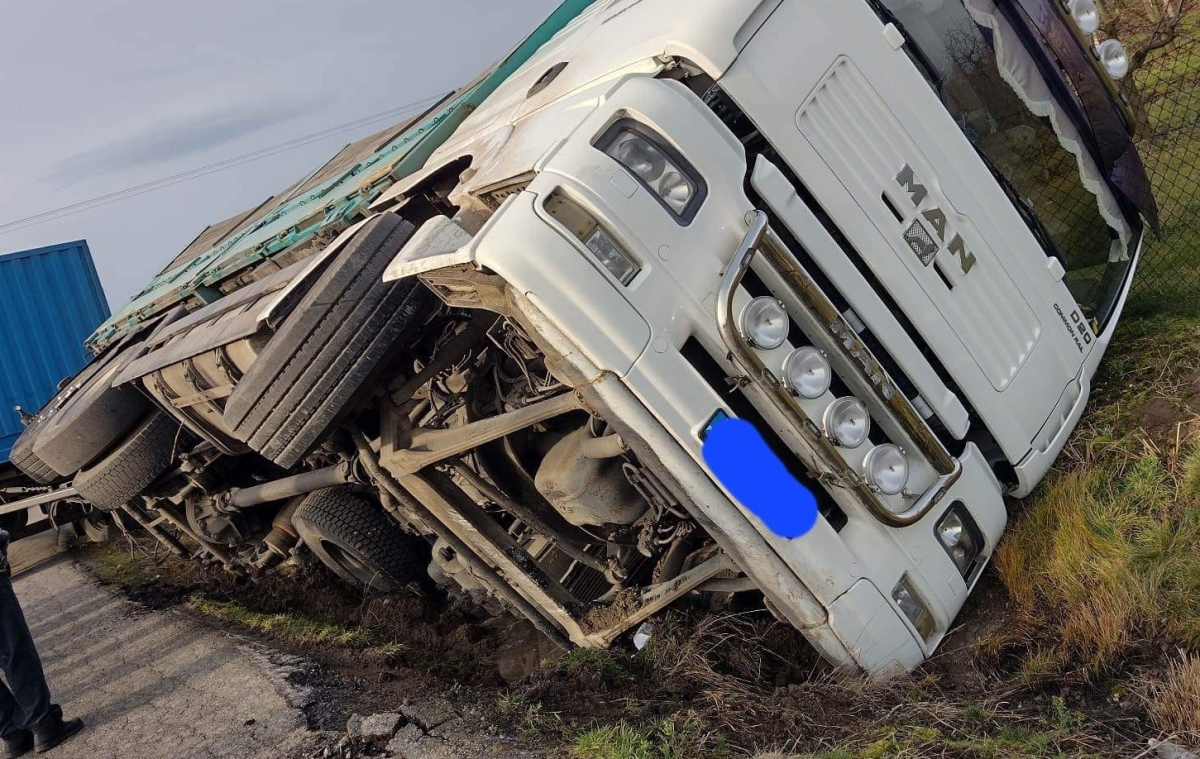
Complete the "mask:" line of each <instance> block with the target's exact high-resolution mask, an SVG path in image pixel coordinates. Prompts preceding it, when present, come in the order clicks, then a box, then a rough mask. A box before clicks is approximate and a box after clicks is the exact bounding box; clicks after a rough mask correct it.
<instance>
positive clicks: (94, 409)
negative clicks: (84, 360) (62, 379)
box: [33, 345, 151, 477]
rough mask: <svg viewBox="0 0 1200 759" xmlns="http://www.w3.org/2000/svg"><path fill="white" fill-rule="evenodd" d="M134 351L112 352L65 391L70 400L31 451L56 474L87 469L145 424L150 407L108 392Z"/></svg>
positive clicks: (132, 396)
mask: <svg viewBox="0 0 1200 759" xmlns="http://www.w3.org/2000/svg"><path fill="white" fill-rule="evenodd" d="M136 349H137V345H133V346H130V347H127V348H125V349H124V350H121V351H115V352H114V353H113V354H112V355H111V356H109V357H108V358H106V359H102V360H101V361H100V362H99V363H98V364H97V365H96V369H95V371H94V372H93V373H92V375H91V376H90V377H88V378H87V379H86V380H83V379H82V377H81V380H82V381H79V380H77V381H75V382H72V383H71V384H70V385H68V386H67V388H66V389H65V390H64V391H63V392H65V393H70V394H69V397H67V398H66V399H65V400H64V401H63V403H62V406H61V407H60V408H59V409H58V410H57V411H54V412H53V413H52V414H51V415H50V416H48V417H47V419H46V421H45V422H44V423H43V424H42V426H41V429H39V430H38V432H37V437H36V439H35V440H34V443H33V451H34V453H35V454H36V455H37V457H38V458H39V459H41V460H42V461H43V462H45V463H46V464H47V465H48V466H49V467H50V468H51V469H53V470H54V471H55V472H57V473H58V474H60V475H62V476H64V477H70V476H71V475H73V474H75V472H78V471H79V470H80V469H82V468H83V467H85V466H87V465H88V464H91V463H92V462H93V461H95V460H96V459H98V458H100V457H101V456H102V455H103V454H104V453H105V452H106V451H107V450H108V449H110V448H111V447H112V446H113V444H114V443H116V442H117V441H118V440H121V439H122V438H124V437H125V434H126V433H127V432H129V430H131V429H133V427H134V426H135V425H137V424H138V423H139V422H141V421H142V420H144V419H145V418H146V414H147V412H148V411H150V409H151V406H150V401H149V400H147V399H146V397H145V396H144V395H142V394H141V393H140V392H138V390H137V388H136V387H133V386H132V385H122V386H121V387H113V386H112V381H113V379H114V378H116V376H117V374H118V373H119V372H120V371H121V369H122V368H124V366H125V363H126V359H128V358H129V356H130V355H131V354H132V352H133V351H134V350H136ZM72 389H74V391H73V392H71V391H72Z"/></svg>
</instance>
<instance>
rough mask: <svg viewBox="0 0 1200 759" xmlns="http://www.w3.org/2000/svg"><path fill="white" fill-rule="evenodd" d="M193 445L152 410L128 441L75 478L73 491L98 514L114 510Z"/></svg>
mask: <svg viewBox="0 0 1200 759" xmlns="http://www.w3.org/2000/svg"><path fill="white" fill-rule="evenodd" d="M193 442H194V438H193V437H192V436H191V434H190V433H189V432H188V431H187V430H184V429H182V428H181V427H180V425H179V422H177V421H175V420H174V419H172V418H171V417H169V416H167V415H166V414H163V413H161V412H158V411H155V412H154V413H153V414H151V415H150V416H149V418H147V419H146V420H145V421H144V422H143V423H142V424H141V426H139V427H137V428H136V429H135V430H134V431H133V432H132V433H131V434H130V435H129V437H128V438H126V439H125V440H123V441H121V442H120V443H118V444H117V445H116V447H114V448H113V449H112V451H111V452H110V453H109V454H108V455H107V456H105V457H104V458H102V459H101V460H100V461H98V462H96V463H95V464H94V465H93V466H91V467H89V468H87V469H84V470H82V471H81V472H79V474H78V475H76V476H75V483H74V485H75V489H76V490H78V491H79V494H80V495H81V496H83V497H84V498H86V499H87V500H88V502H89V503H91V504H92V505H93V506H95V507H96V508H97V509H100V510H101V511H116V510H117V509H119V508H121V507H122V506H124V505H125V504H126V503H128V502H129V501H130V500H132V499H133V498H135V497H137V496H138V495H141V493H142V491H143V490H145V489H146V488H147V487H149V486H150V484H151V483H153V482H154V481H155V480H156V479H158V477H159V475H161V474H162V473H163V472H165V471H167V469H169V468H170V466H171V464H172V463H173V462H174V460H175V456H176V454H177V453H178V452H179V451H184V450H187V449H188V448H190V447H191V445H192V444H193Z"/></svg>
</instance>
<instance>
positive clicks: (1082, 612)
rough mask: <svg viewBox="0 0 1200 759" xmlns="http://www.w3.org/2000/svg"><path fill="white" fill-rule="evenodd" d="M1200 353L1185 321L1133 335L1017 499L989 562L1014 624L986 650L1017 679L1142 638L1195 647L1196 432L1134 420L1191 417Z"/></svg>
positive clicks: (1198, 642)
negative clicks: (1059, 454)
mask: <svg viewBox="0 0 1200 759" xmlns="http://www.w3.org/2000/svg"><path fill="white" fill-rule="evenodd" d="M1198 361H1200V338H1198V337H1197V332H1196V328H1195V324H1194V323H1192V324H1185V325H1181V326H1180V327H1179V328H1178V331H1177V332H1175V333H1174V334H1171V335H1164V334H1163V333H1162V332H1156V331H1154V330H1147V331H1145V332H1143V333H1142V334H1141V335H1137V334H1134V335H1130V336H1129V340H1128V343H1127V344H1126V345H1125V346H1124V347H1123V349H1122V352H1121V354H1120V356H1119V357H1117V358H1116V359H1115V360H1114V361H1112V362H1111V363H1110V364H1109V366H1108V369H1107V370H1106V373H1105V375H1104V376H1103V378H1102V381H1101V386H1100V387H1099V388H1098V391H1097V398H1098V403H1099V406H1098V408H1097V409H1096V410H1095V411H1093V412H1092V413H1091V414H1090V415H1089V417H1088V418H1087V419H1086V420H1085V423H1084V424H1083V425H1082V431H1081V433H1080V434H1079V435H1078V436H1077V438H1076V440H1077V441H1078V442H1076V443H1074V444H1073V445H1072V446H1071V447H1070V449H1069V450H1068V451H1067V453H1066V455H1065V456H1064V460H1063V461H1064V463H1063V464H1062V465H1061V468H1060V469H1059V470H1058V471H1055V472H1053V473H1052V474H1051V475H1050V477H1048V478H1047V481H1046V482H1045V483H1044V485H1043V486H1042V488H1041V489H1040V490H1039V492H1038V493H1037V494H1035V496H1034V497H1033V498H1032V499H1030V501H1029V502H1028V503H1027V504H1023V505H1022V506H1019V507H1018V513H1017V515H1016V517H1015V518H1014V520H1013V524H1012V527H1011V528H1010V531H1009V533H1008V535H1007V536H1006V538H1005V541H1004V543H1003V544H1002V545H1001V547H1000V550H999V551H998V553H997V555H996V560H995V561H996V568H997V570H998V572H999V575H1000V577H1001V579H1002V580H1003V582H1004V585H1005V587H1006V588H1007V589H1008V592H1009V595H1010V596H1011V598H1012V600H1013V602H1014V606H1015V608H1016V612H1017V624H1015V625H1013V626H1011V627H1010V628H1009V629H1008V630H1006V632H1005V633H1004V634H1003V635H1002V636H1001V639H1000V640H999V641H992V642H991V644H992V645H991V649H992V650H993V651H994V652H997V653H1011V652H1014V651H1015V652H1017V653H1019V654H1020V656H1021V659H1022V663H1021V666H1022V671H1023V674H1024V676H1025V679H1026V681H1027V682H1029V683H1031V684H1032V683H1034V682H1036V681H1038V680H1039V679H1040V678H1041V677H1043V676H1050V677H1054V676H1057V675H1059V674H1061V673H1064V672H1065V673H1069V674H1074V675H1077V676H1081V677H1082V678H1084V679H1094V678H1095V677H1096V676H1097V675H1107V674H1111V673H1113V672H1115V671H1116V670H1117V668H1119V667H1120V666H1121V665H1122V664H1123V663H1124V662H1126V661H1128V660H1129V658H1130V657H1134V656H1138V655H1139V654H1141V653H1142V652H1143V651H1145V650H1150V644H1157V645H1161V644H1171V645H1178V646H1185V647H1189V648H1193V649H1194V648H1196V647H1200V551H1197V549H1196V546H1197V545H1198V544H1200V441H1198V440H1197V435H1196V434H1195V430H1194V429H1193V428H1192V427H1191V426H1190V425H1186V424H1183V423H1180V424H1176V425H1173V426H1172V425H1169V424H1168V425H1166V426H1163V425H1162V424H1160V425H1159V426H1158V427H1157V428H1153V427H1152V428H1151V429H1147V428H1146V425H1145V424H1144V422H1145V416H1144V409H1145V408H1146V407H1147V406H1149V405H1154V406H1155V407H1157V408H1160V409H1165V412H1164V413H1166V414H1168V415H1170V414H1177V416H1178V417H1179V418H1180V419H1183V420H1186V419H1188V418H1189V417H1190V416H1194V413H1193V412H1192V411H1191V410H1190V409H1189V408H1188V404H1189V403H1194V401H1195V398H1194V396H1195V393H1196V389H1195V387H1194V386H1193V384H1192V382H1191V380H1192V379H1193V378H1194V373H1195V371H1196V367H1197V363H1198Z"/></svg>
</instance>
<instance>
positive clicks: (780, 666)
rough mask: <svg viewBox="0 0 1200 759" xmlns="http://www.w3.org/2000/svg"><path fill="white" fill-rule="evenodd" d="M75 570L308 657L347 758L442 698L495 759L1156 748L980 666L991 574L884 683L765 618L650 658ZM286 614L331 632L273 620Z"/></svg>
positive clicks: (1103, 702) (352, 601)
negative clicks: (623, 747) (379, 717)
mask: <svg viewBox="0 0 1200 759" xmlns="http://www.w3.org/2000/svg"><path fill="white" fill-rule="evenodd" d="M76 556H77V558H78V560H79V561H80V562H81V564H82V565H83V566H84V567H86V568H87V569H88V570H89V571H90V572H92V573H93V574H94V575H95V576H96V577H97V578H98V579H99V580H100V581H101V582H103V583H106V584H112V585H115V586H117V587H119V588H120V589H121V590H122V591H123V592H124V593H125V594H126V595H127V596H128V597H129V598H130V599H131V600H134V601H136V602H138V603H140V604H143V605H145V606H147V607H149V608H152V609H164V608H174V609H178V610H182V611H183V612H184V613H187V614H189V615H190V616H193V617H195V618H197V619H201V620H203V621H205V623H206V624H210V625H215V626H218V627H221V628H224V629H227V630H230V631H233V632H235V633H236V634H238V635H242V636H247V637H249V638H252V639H256V640H258V641H261V642H263V643H264V644H266V645H268V646H270V647H272V648H274V649H277V650H279V651H281V652H283V653H285V654H288V655H292V656H295V657H297V658H296V659H295V660H293V663H292V665H291V666H290V668H289V674H288V678H289V680H290V681H291V685H293V686H295V687H297V688H299V689H302V690H305V691H306V692H307V693H308V698H307V699H306V703H305V704H304V707H303V709H304V712H305V715H306V718H307V721H308V726H309V728H310V729H312V730H315V731H325V732H327V733H328V735H327V736H326V739H325V741H324V743H323V746H324V747H325V748H329V749H330V755H331V756H332V755H340V756H342V755H346V754H344V753H343V752H344V751H350V750H352V751H354V752H355V753H353V754H351V755H355V756H357V755H364V756H365V755H373V754H374V755H383V752H382V749H379V748H378V747H375V748H364V747H362V746H359V747H357V748H353V747H350V746H347V744H346V741H344V740H341V736H342V734H343V732H344V730H345V726H346V723H347V719H348V718H350V717H351V715H353V714H363V715H370V714H373V713H377V712H382V711H400V710H402V709H403V708H404V706H405V705H409V704H414V703H427V702H428V701H429V700H430V699H444V700H445V702H446V703H447V704H449V705H451V706H452V708H453V709H454V711H455V712H456V713H457V714H458V715H461V716H462V717H463V718H464V720H463V722H462V723H461V731H463V732H464V733H468V734H469V736H470V737H473V738H475V739H478V740H480V741H481V742H482V743H481V745H500V744H501V743H503V744H504V745H506V746H511V747H512V750H513V751H517V750H518V749H525V750H529V751H532V752H535V753H533V754H530V755H543V754H542V752H545V755H551V756H580V757H598V758H600V759H606V758H607V757H613V759H624V758H625V757H627V756H628V757H640V756H643V755H645V756H654V757H661V758H662V759H671V758H672V757H681V758H682V757H690V756H718V757H720V756H753V755H756V754H758V753H759V752H765V751H768V750H784V751H786V752H793V753H812V754H820V752H822V751H825V750H828V749H830V748H831V747H833V746H839V745H842V744H843V743H845V742H847V741H852V742H855V743H861V742H862V740H863V737H864V736H876V735H878V736H879V738H878V740H877V741H874V742H870V741H868V743H870V744H871V745H876V746H877V749H878V750H875V751H871V752H869V753H863V754H857V753H847V754H840V753H836V752H834V753H829V754H826V755H827V756H829V757H841V756H856V755H862V756H870V755H874V756H889V755H897V756H899V755H911V756H923V755H934V753H933V752H932V751H931V752H930V753H928V754H927V753H926V752H924V751H921V750H917V751H916V753H906V752H907V751H908V750H909V749H908V747H909V745H910V744H912V742H913V741H914V740H916V741H917V743H916V744H915V745H917V746H918V747H919V746H920V745H926V744H928V745H929V746H933V745H936V746H938V750H937V751H936V755H946V756H1029V755H1046V756H1056V755H1060V756H1061V755H1067V756H1074V755H1096V756H1117V755H1126V756H1133V755H1136V754H1138V753H1140V752H1142V751H1143V750H1145V748H1146V743H1145V741H1146V740H1147V738H1148V737H1149V736H1155V735H1157V733H1156V732H1155V731H1154V730H1153V729H1152V727H1151V726H1150V724H1149V722H1148V720H1147V718H1146V714H1145V709H1144V704H1143V703H1142V702H1141V701H1140V700H1139V699H1138V698H1136V697H1134V696H1133V695H1132V694H1129V695H1128V696H1126V697H1123V698H1122V697H1119V696H1118V697H1115V698H1114V690H1113V687H1114V686H1113V684H1112V683H1107V682H1095V683H1091V684H1089V685H1087V686H1086V687H1084V686H1079V685H1077V684H1074V685H1066V684H1063V683H1061V682H1049V683H1039V684H1028V683H1024V682H1020V681H1019V680H1018V679H1012V678H1013V677H1015V674H1014V673H1012V672H1007V671H1006V669H1005V665H1004V662H994V661H986V662H985V661H983V657H982V655H981V651H985V650H986V641H987V640H988V638H989V636H991V635H993V634H994V633H995V632H997V631H998V630H1001V629H1003V627H1004V626H1005V624H1006V617H1005V614H1006V607H1007V600H1006V596H1005V593H1004V590H1003V588H1002V587H1001V586H1000V584H999V582H998V580H997V578H996V577H995V576H994V575H993V574H992V573H990V572H989V575H988V577H987V578H985V580H984V581H983V583H982V585H981V587H980V588H979V589H978V591H977V592H976V593H975V595H974V596H973V597H972V599H971V601H970V602H969V604H968V606H967V608H966V609H965V611H964V612H963V614H962V616H961V617H960V620H959V623H958V624H957V625H956V627H955V628H954V630H953V631H952V633H951V634H950V636H949V637H948V638H947V640H946V643H945V644H944V645H943V647H942V649H941V651H940V652H939V654H938V656H937V657H936V658H935V659H934V660H933V661H931V662H930V663H929V664H928V665H927V666H926V667H925V668H924V669H923V670H922V671H921V672H918V673H916V674H915V675H913V676H912V677H911V678H906V679H902V680H900V681H897V682H894V683H891V684H888V685H886V686H869V685H867V684H865V683H857V682H851V683H845V682H841V681H838V680H836V679H834V678H833V676H832V673H831V672H829V671H828V670H827V668H826V667H825V665H824V664H823V663H821V662H820V661H819V660H818V659H817V657H815V656H814V655H813V653H812V651H811V650H810V649H809V648H808V647H807V645H806V644H805V642H804V640H803V638H802V637H801V636H800V635H799V633H797V632H796V631H794V630H792V629H791V628H790V627H787V626H785V625H782V624H779V623H777V622H775V621H774V620H773V619H772V618H771V617H770V616H769V615H768V614H767V613H766V612H764V611H761V610H755V609H752V608H751V609H742V610H738V609H726V610H722V611H720V612H711V611H706V610H704V609H701V608H691V609H684V610H682V611H676V612H672V613H670V614H669V615H668V616H667V617H666V618H664V619H661V620H659V621H658V622H657V623H656V624H657V628H656V630H657V631H656V637H655V639H654V642H653V643H652V645H651V646H650V647H649V648H648V649H647V650H646V651H642V652H636V651H634V650H633V648H632V645H631V644H630V642H629V641H628V640H623V641H620V642H619V643H618V644H617V646H615V647H614V649H613V650H611V651H609V652H603V653H596V652H583V651H579V652H575V653H573V654H570V655H564V654H563V652H561V651H558V650H556V649H555V648H554V647H553V646H552V645H551V644H549V643H548V642H547V641H545V640H544V639H542V638H541V637H540V636H539V635H538V633H537V632H536V631H534V630H533V629H532V627H531V626H530V625H528V624H527V623H524V622H519V621H516V620H495V619H487V618H485V617H483V616H482V615H481V614H479V613H477V612H475V611H473V610H471V609H464V608H462V607H460V606H458V605H455V604H451V603H449V602H447V601H446V600H445V599H443V598H440V597H437V596H430V595H424V594H422V593H420V592H419V591H418V590H416V589H410V590H409V591H406V592H403V593H399V594H395V595H391V596H373V597H372V596H368V597H364V596H362V595H361V594H359V593H358V592H356V591H355V590H353V589H351V588H349V587H346V586H344V585H341V584H340V583H339V582H338V581H337V580H336V579H334V578H333V577H332V576H330V575H329V574H328V573H326V572H325V571H324V570H323V569H322V568H320V567H309V568H305V569H304V570H302V571H298V572H295V573H293V574H291V575H283V574H279V575H275V576H272V577H269V578H267V579H265V580H262V581H260V582H258V583H251V582H247V581H239V580H236V579H234V578H231V577H229V576H228V575H226V574H224V573H223V572H221V571H220V570H219V569H216V568H203V567H196V566H193V565H190V564H182V563H180V562H178V561H177V560H175V559H174V558H171V557H168V556H167V555H165V554H164V553H162V552H157V551H155V550H154V549H153V546H148V545H146V544H144V543H136V544H134V543H129V542H120V541H119V542H117V543H114V544H112V545H110V546H108V547H103V548H101V547H95V546H91V547H84V548H81V549H77V550H76ZM214 609H216V610H217V611H216V613H214ZM280 618H290V619H302V620H305V621H306V622H312V623H313V625H314V626H306V627H304V628H303V629H301V630H299V631H297V630H293V629H291V628H290V627H288V626H287V625H286V624H283V623H279V624H275V623H272V622H270V621H269V620H272V619H274V620H278V619H280ZM273 625H274V626H273ZM981 665H982V666H981ZM596 730H602V731H603V730H628V731H630V733H631V734H635V735H636V736H637V740H643V739H645V740H646V741H647V745H648V746H650V748H651V749H652V750H653V753H646V754H641V753H637V751H636V750H634V751H631V752H629V753H619V752H614V751H610V750H609V749H608V748H604V747H602V748H601V749H600V750H596V751H590V752H589V750H588V748H587V745H588V744H587V743H586V739H587V737H588V734H589V731H591V732H595V731H596ZM913 731H915V732H913ZM610 737H611V736H610ZM621 740H622V736H616V737H615V738H614V739H613V741H612V742H613V743H614V744H620V743H621ZM922 741H924V742H925V743H921V742H922ZM635 748H636V747H635ZM892 749H894V750H892ZM315 755H316V756H324V754H323V753H320V752H318V753H317V754H315ZM480 755H482V754H480ZM496 755H497V756H508V755H518V754H496ZM309 756H313V754H309Z"/></svg>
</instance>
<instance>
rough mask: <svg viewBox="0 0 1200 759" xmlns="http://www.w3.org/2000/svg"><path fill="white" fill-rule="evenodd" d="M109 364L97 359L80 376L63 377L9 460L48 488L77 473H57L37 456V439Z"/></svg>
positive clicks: (18, 440) (14, 448)
mask: <svg viewBox="0 0 1200 759" xmlns="http://www.w3.org/2000/svg"><path fill="white" fill-rule="evenodd" d="M106 363H107V362H106V361H105V359H97V360H95V361H93V362H91V363H90V364H88V365H87V366H85V367H84V368H83V369H82V370H81V371H80V372H79V373H78V374H76V375H75V376H73V377H64V378H63V379H62V380H61V381H60V382H59V383H58V392H56V393H55V394H54V397H53V398H51V399H50V400H48V401H46V403H45V405H43V406H42V408H41V409H40V410H39V411H38V412H37V414H35V415H34V417H33V420H32V421H31V422H30V423H29V424H28V425H27V426H26V427H25V430H24V431H23V432H22V433H21V436H20V437H18V438H17V442H16V443H14V444H13V449H12V452H11V453H10V454H9V459H10V460H11V461H12V463H13V465H14V466H16V467H17V469H20V470H21V471H22V472H24V473H25V474H26V475H27V476H28V477H29V478H30V479H31V480H33V481H34V482H37V483H38V484H39V485H49V484H51V483H53V482H57V481H58V480H61V479H62V478H63V477H64V476H68V477H69V476H70V475H72V474H74V470H72V471H70V472H67V473H66V475H63V474H60V473H59V472H56V471H55V470H54V467H52V466H50V465H49V464H48V463H46V461H45V460H44V459H43V458H42V457H41V456H39V455H38V454H37V452H36V451H35V450H34V447H35V446H36V444H37V442H38V436H39V435H40V434H41V432H42V430H43V429H44V428H45V427H46V426H47V424H48V422H49V420H51V419H52V418H53V417H54V415H55V414H57V413H58V412H59V410H60V409H62V407H63V405H64V404H66V402H67V401H69V400H70V399H71V397H72V396H74V395H75V394H76V393H78V392H79V390H80V389H81V388H82V387H83V386H84V385H86V384H87V382H88V381H89V380H90V379H91V378H92V377H93V376H95V374H96V372H97V371H99V370H100V369H101V368H102V367H103V366H104V365H105V364H106Z"/></svg>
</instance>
